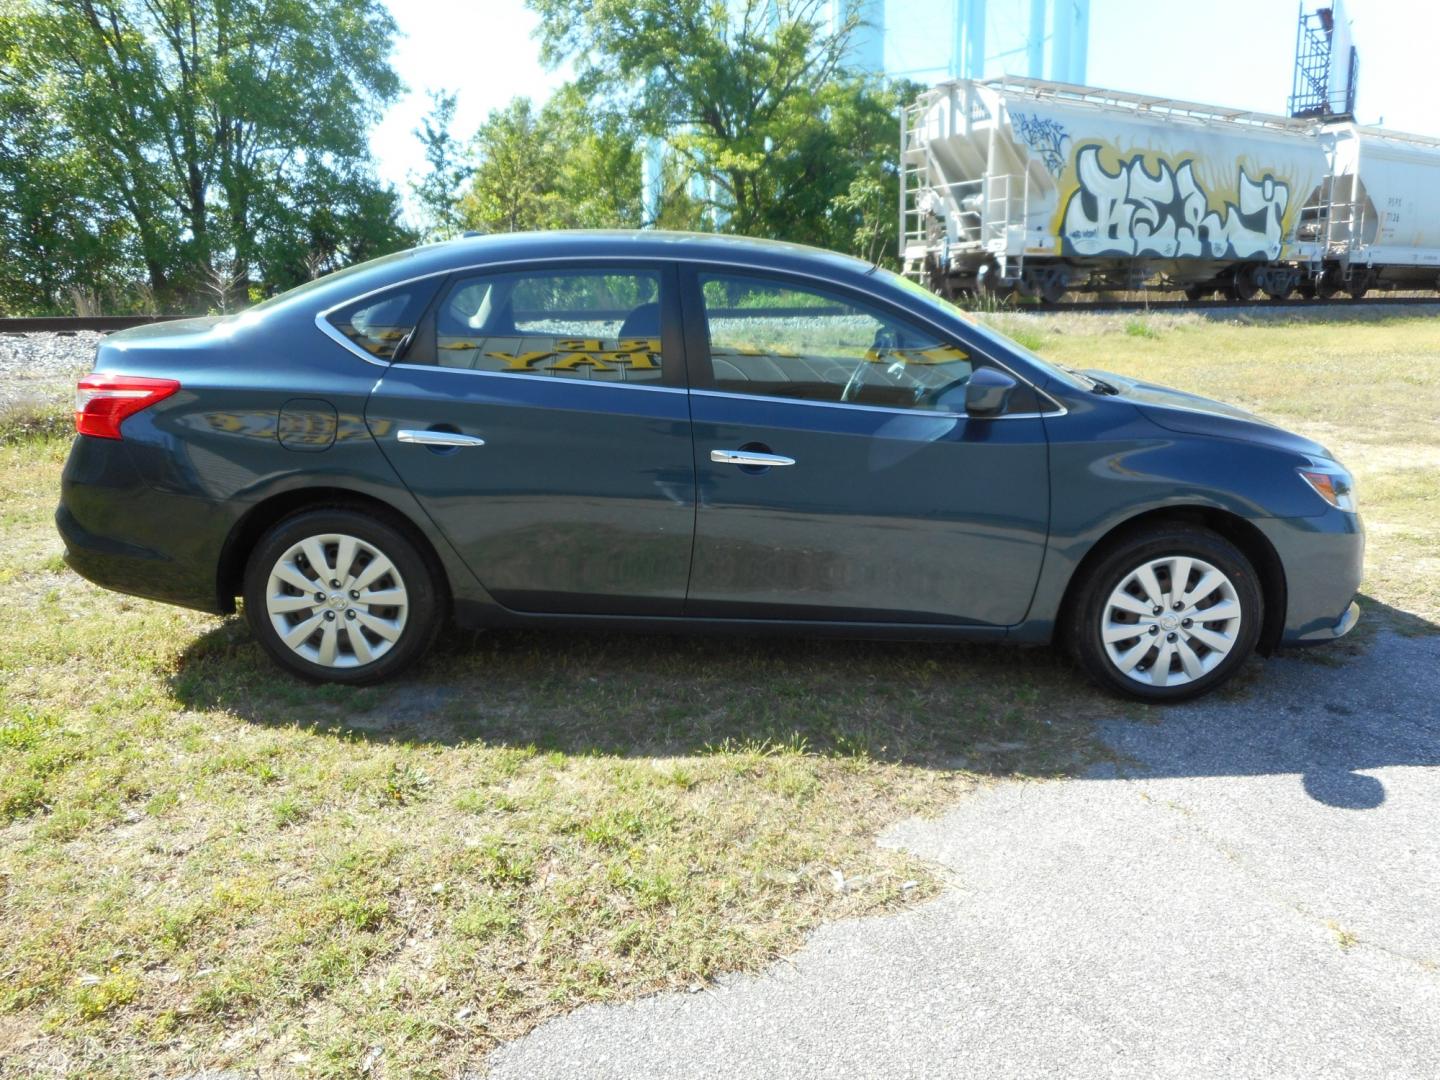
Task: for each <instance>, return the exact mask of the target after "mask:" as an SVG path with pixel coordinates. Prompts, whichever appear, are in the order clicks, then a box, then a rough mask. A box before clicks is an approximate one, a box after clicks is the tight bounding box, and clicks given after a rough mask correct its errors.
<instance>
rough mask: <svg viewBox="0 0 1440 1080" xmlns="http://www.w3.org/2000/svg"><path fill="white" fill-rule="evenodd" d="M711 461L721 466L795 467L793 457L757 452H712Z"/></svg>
mask: <svg viewBox="0 0 1440 1080" xmlns="http://www.w3.org/2000/svg"><path fill="white" fill-rule="evenodd" d="M710 460H711V461H713V462H715V463H717V464H719V465H761V466H768V465H794V464H795V459H794V458H793V457H785V456H784V455H783V454H761V453H759V452H757V451H755V450H711V451H710Z"/></svg>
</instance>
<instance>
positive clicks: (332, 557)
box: [265, 533, 410, 668]
mask: <svg viewBox="0 0 1440 1080" xmlns="http://www.w3.org/2000/svg"><path fill="white" fill-rule="evenodd" d="M265 608H266V610H267V611H268V612H269V614H270V625H271V626H273V627H274V628H275V632H276V633H277V634H279V635H280V640H281V641H283V642H284V643H285V644H286V645H287V646H288V647H289V648H290V649H291V650H293V651H294V652H295V653H296V654H297V655H299V656H303V657H304V658H305V659H306V660H309V661H310V662H311V663H312V664H321V665H323V666H324V667H334V668H346V667H350V668H353V667H361V666H362V665H364V664H369V663H372V662H374V661H376V660H378V659H380V657H382V656H384V655H385V654H386V653H387V652H389V651H390V650H391V649H393V648H394V647H395V643H396V642H397V641H399V640H400V635H401V633H402V632H404V630H405V620H406V619H407V618H408V617H409V613H410V598H409V596H408V595H407V594H406V592H405V582H404V580H403V579H402V578H401V577H400V571H399V570H397V569H396V568H395V565H394V564H393V563H392V562H391V561H390V560H389V559H388V558H386V556H385V553H384V552H382V551H381V550H380V549H379V548H377V547H375V546H374V545H373V544H368V543H366V542H365V541H364V540H360V539H357V538H356V537H354V536H345V535H344V534H342V533H324V534H322V535H320V536H310V537H307V538H305V539H304V540H301V541H300V542H299V543H298V544H294V545H292V546H291V547H290V549H289V550H288V551H286V552H285V554H283V555H281V556H280V558H279V559H277V560H276V562H275V565H274V566H273V567H271V569H270V581H269V583H268V584H267V585H266V588H265Z"/></svg>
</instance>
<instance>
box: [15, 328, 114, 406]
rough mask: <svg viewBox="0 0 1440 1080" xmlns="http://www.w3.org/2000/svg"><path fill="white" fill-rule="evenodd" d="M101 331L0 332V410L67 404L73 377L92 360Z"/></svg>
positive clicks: (73, 387) (90, 364) (73, 385)
mask: <svg viewBox="0 0 1440 1080" xmlns="http://www.w3.org/2000/svg"><path fill="white" fill-rule="evenodd" d="M104 336H105V335H104V334H98V333H94V332H92V331H83V330H82V331H78V332H75V333H68V334H0V412H4V411H8V410H10V409H14V408H35V407H37V406H40V407H43V406H45V405H57V406H59V407H61V408H68V407H69V403H70V401H71V399H72V397H73V396H74V393H75V380H76V378H77V377H78V376H80V375H82V374H84V373H85V372H87V371H89V370H90V368H91V366H92V365H93V364H94V363H95V346H96V345H97V344H98V343H99V341H100V339H101V338H102V337H104Z"/></svg>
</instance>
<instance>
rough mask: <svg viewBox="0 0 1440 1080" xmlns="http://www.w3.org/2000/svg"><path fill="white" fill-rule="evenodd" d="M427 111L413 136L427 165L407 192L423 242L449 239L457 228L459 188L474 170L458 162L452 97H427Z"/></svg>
mask: <svg viewBox="0 0 1440 1080" xmlns="http://www.w3.org/2000/svg"><path fill="white" fill-rule="evenodd" d="M430 101H431V108H430V112H429V113H428V114H427V115H426V116H425V118H424V119H423V120H422V121H421V122H420V127H419V128H417V129H416V131H415V135H416V137H417V138H418V139H419V140H420V143H421V145H422V146H423V147H424V150H425V163H426V165H428V166H429V168H428V169H426V171H425V173H424V175H423V176H422V177H421V178H420V180H419V181H411V184H410V189H411V191H412V192H413V193H414V195H415V201H416V202H418V203H419V204H420V212H421V214H422V216H423V221H422V224H421V229H422V233H423V235H424V236H425V237H426V239H429V240H437V239H445V238H448V237H451V236H453V235H454V234H455V233H456V232H458V231H459V229H460V224H461V222H460V212H459V202H460V186H461V185H462V184H464V183H465V181H466V180H467V179H469V177H470V174H471V172H473V171H474V170H473V169H472V168H471V167H470V166H469V165H468V164H466V163H465V161H463V160H462V158H463V157H464V150H463V148H462V147H461V146H460V142H459V140H458V139H456V138H455V136H454V135H453V134H452V133H451V128H452V127H453V126H454V124H455V104H456V95H455V94H447V93H445V92H443V91H441V92H437V93H433V94H431V95H430Z"/></svg>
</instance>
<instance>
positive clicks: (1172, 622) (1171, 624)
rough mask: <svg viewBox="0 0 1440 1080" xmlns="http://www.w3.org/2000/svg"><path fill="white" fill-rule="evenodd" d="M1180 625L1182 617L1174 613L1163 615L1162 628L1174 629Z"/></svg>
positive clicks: (1161, 617) (1161, 618)
mask: <svg viewBox="0 0 1440 1080" xmlns="http://www.w3.org/2000/svg"><path fill="white" fill-rule="evenodd" d="M1179 625H1180V619H1179V618H1178V617H1177V616H1174V615H1161V616H1160V628H1161V629H1162V630H1174V629H1175V628H1176V627H1177V626H1179Z"/></svg>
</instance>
